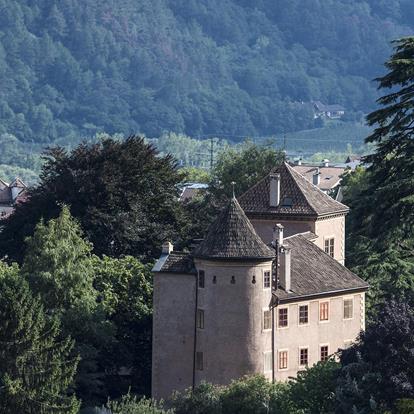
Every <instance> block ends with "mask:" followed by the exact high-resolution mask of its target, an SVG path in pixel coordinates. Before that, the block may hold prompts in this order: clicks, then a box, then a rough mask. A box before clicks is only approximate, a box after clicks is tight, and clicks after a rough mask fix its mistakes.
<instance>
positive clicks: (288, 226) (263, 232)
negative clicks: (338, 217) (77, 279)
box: [250, 219, 315, 244]
mask: <svg viewBox="0 0 414 414" xmlns="http://www.w3.org/2000/svg"><path fill="white" fill-rule="evenodd" d="M250 221H251V223H252V225H253V227H254V229H255V230H256V233H257V234H258V235H259V236H260V237H261V239H262V240H263V242H264V243H266V244H268V243H270V242H271V241H272V239H273V228H274V227H275V226H276V224H281V225H282V226H283V227H284V237H289V236H293V235H294V234H298V233H304V232H306V231H311V232H313V233H315V221H311V220H310V221H294V220H257V219H252V220H250Z"/></svg>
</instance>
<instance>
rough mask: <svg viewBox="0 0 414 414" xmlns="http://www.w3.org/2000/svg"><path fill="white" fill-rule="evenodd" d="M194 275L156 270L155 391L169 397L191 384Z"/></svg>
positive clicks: (156, 396) (153, 353) (154, 328)
mask: <svg viewBox="0 0 414 414" xmlns="http://www.w3.org/2000/svg"><path fill="white" fill-rule="evenodd" d="M195 280H196V279H195V276H192V275H178V274H163V273H155V274H154V294H153V302H154V314H153V344H152V395H153V397H154V398H156V399H159V398H167V397H169V396H170V395H171V393H172V392H173V391H175V390H183V389H185V388H188V387H190V386H191V384H192V378H193V347H194V342H193V338H194V320H195V301H194V298H195Z"/></svg>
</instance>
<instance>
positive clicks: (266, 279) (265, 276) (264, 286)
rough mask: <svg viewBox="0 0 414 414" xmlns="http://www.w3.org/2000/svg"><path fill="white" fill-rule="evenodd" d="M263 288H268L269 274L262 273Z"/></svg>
mask: <svg viewBox="0 0 414 414" xmlns="http://www.w3.org/2000/svg"><path fill="white" fill-rule="evenodd" d="M263 288H264V289H268V288H270V272H264V274H263Z"/></svg>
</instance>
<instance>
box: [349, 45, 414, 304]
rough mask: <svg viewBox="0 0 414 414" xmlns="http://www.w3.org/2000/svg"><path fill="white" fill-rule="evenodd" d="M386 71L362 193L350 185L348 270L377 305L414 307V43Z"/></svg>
mask: <svg viewBox="0 0 414 414" xmlns="http://www.w3.org/2000/svg"><path fill="white" fill-rule="evenodd" d="M386 67H387V68H388V69H389V73H388V74H386V75H385V76H383V77H382V78H379V79H378V81H379V87H380V88H392V92H391V93H390V94H388V95H385V96H383V97H381V98H380V99H379V101H378V102H379V104H380V105H382V106H383V107H382V108H380V109H378V110H376V111H374V112H373V113H371V114H370V115H369V116H368V118H367V119H368V122H369V124H370V125H372V126H374V125H375V126H376V128H375V130H374V132H373V133H372V134H371V135H370V136H369V137H368V138H367V141H368V142H370V143H373V144H375V145H376V148H375V151H374V152H373V153H372V154H371V155H369V156H367V157H366V162H367V166H368V168H367V173H366V176H365V178H363V179H362V183H363V184H362V186H361V188H357V187H356V186H357V185H358V183H357V182H355V183H354V184H355V185H354V186H352V185H350V186H349V187H350V188H352V187H354V189H353V190H352V191H353V194H350V196H349V197H347V196H346V200H345V201H346V202H349V203H350V204H351V207H353V210H352V211H351V215H350V220H349V221H350V235H349V243H348V244H349V247H350V249H349V255H348V265H350V266H351V267H352V268H353V270H354V271H356V272H357V273H359V274H360V275H361V276H363V277H364V278H365V279H367V280H368V281H369V282H370V283H371V285H372V287H373V289H372V291H373V293H374V295H371V296H374V297H373V300H372V302H373V304H375V303H379V302H384V301H387V300H388V299H389V298H390V297H392V296H394V295H398V296H399V297H401V298H405V299H406V300H407V301H410V302H411V303H414V285H413V280H414V279H413V274H414V232H413V229H414V226H413V224H414V221H413V217H414V214H413V211H414V197H413V194H414V139H413V138H414V135H413V133H414V130H413V127H412V118H413V114H414V99H413V98H412V91H413V90H414V75H413V68H414V38H405V39H401V40H399V41H397V42H395V52H394V54H393V55H392V56H391V58H390V59H389V60H388V61H387V63H386ZM359 178H361V177H359ZM351 184H352V183H351Z"/></svg>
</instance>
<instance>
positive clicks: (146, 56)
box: [0, 0, 414, 144]
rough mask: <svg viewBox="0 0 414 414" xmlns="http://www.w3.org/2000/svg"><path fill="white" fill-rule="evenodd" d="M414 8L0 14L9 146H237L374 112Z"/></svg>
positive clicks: (48, 7) (156, 6)
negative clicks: (128, 141) (195, 140)
mask: <svg viewBox="0 0 414 414" xmlns="http://www.w3.org/2000/svg"><path fill="white" fill-rule="evenodd" d="M413 22H414V5H413V3H412V0H365V1H360V0H289V1H287V0H256V1H254V2H252V1H250V0H203V1H198V0H139V1H136V0H99V1H98V0H88V1H81V0H59V1H57V0H0V85H1V87H0V134H2V133H10V134H13V135H15V136H16V137H17V138H18V139H19V140H21V141H27V142H32V143H33V142H34V143H49V142H56V141H58V142H60V143H65V144H66V143H68V142H71V141H72V140H75V139H79V137H85V136H92V135H94V134H96V133H97V132H102V131H105V132H108V133H115V132H121V133H124V134H129V133H131V132H132V131H134V132H140V133H144V134H146V135H147V136H150V137H155V136H159V135H161V133H162V132H163V131H173V132H183V133H186V134H188V135H190V136H194V137H197V136H206V135H208V134H214V135H216V136H217V135H219V136H223V137H225V136H227V138H230V139H233V140H237V139H238V137H241V136H246V135H256V136H257V135H271V134H277V133H281V132H289V131H295V130H302V129H308V128H311V127H313V122H314V121H313V117H312V109H311V105H310V102H311V101H312V100H321V101H322V102H324V103H326V104H341V105H344V106H345V107H346V108H347V111H348V112H347V113H348V117H349V118H350V119H352V118H355V117H359V116H360V115H361V113H362V112H364V113H366V112H368V111H369V110H371V109H373V103H374V101H375V98H376V90H375V85H374V84H373V83H372V82H371V79H372V78H374V77H375V76H377V75H378V74H380V73H383V68H382V66H381V65H382V62H383V61H384V60H385V58H386V56H388V55H389V53H390V48H389V41H390V40H392V39H395V38H397V37H399V36H401V35H407V34H409V33H410V32H412V30H413Z"/></svg>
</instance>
